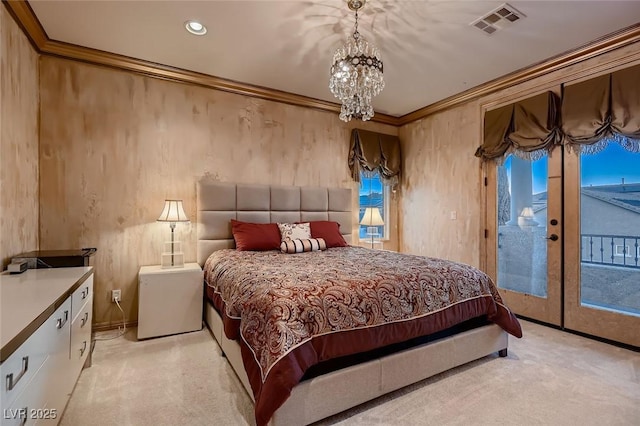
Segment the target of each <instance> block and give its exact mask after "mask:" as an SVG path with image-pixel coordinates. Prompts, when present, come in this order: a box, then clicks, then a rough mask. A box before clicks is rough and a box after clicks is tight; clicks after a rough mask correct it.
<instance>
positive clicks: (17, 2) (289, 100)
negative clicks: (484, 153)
mask: <svg viewBox="0 0 640 426" xmlns="http://www.w3.org/2000/svg"><path fill="white" fill-rule="evenodd" d="M2 2H3V3H4V5H5V6H6V7H7V9H8V10H9V12H10V14H11V15H12V16H13V17H14V19H15V21H16V22H17V23H18V25H19V26H20V28H21V29H22V30H23V32H24V33H25V35H26V36H27V38H28V39H29V41H30V42H31V44H32V45H33V46H34V48H35V49H36V51H37V52H38V53H40V54H42V55H51V56H58V57H61V58H66V59H72V60H76V61H81V62H86V63H89V64H93V65H101V66H107V67H111V68H116V69H121V70H125V71H130V72H134V73H138V74H142V75H145V76H148V77H154V78H159V79H163V80H169V81H174V82H179V83H188V84H195V85H198V86H203V87H208V88H211V89H216V90H222V91H225V92H230V93H235V94H239V95H244V96H250V97H254V98H259V99H265V100H269V101H275V102H281V103H285V104H290V105H296V106H301V107H305V108H312V109H316V110H320V111H325V112H332V113H336V114H339V113H340V105H339V104H336V103H334V102H327V101H323V100H320V99H314V98H310V97H307V96H302V95H296V94H294V93H289V92H284V91H280V90H275V89H270V88H266V87H260V86H254V85H251V84H246V83H241V82H237V81H233V80H228V79H224V78H220V77H215V76H211V75H207V74H201V73H197V72H193V71H188V70H184V69H181V68H176V67H171V66H167V65H162V64H158V63H155V62H151V61H145V60H142V59H136V58H131V57H128V56H124V55H118V54H114V53H110V52H105V51H102V50H97V49H91V48H88V47H83V46H78V45H75V44H70V43H64V42H60V41H56V40H51V39H50V38H49V36H48V35H47V33H46V32H45V30H44V28H43V27H42V25H41V24H40V21H39V20H38V18H37V16H36V15H35V13H34V12H33V9H31V6H30V5H29V3H28V2H27V1H25V0H2ZM639 41H640V23H639V24H636V25H633V26H631V27H628V28H625V29H622V30H620V31H617V32H615V33H613V34H610V35H608V36H606V37H603V38H601V39H598V40H595V41H593V42H591V43H588V44H586V45H584V46H582V47H579V48H577V49H573V50H570V51H568V52H565V53H562V54H560V55H557V56H554V57H552V58H550V59H547V60H545V61H542V62H539V63H537V64H535V65H532V66H530V67H527V68H523V69H521V70H518V71H515V72H513V73H510V74H507V75H505V76H502V77H499V78H497V79H495V80H491V81H489V82H487V83H484V84H481V85H479V86H476V87H473V88H471V89H469V90H466V91H464V92H461V93H458V94H456V95H453V96H450V97H448V98H446V99H443V100H441V101H438V102H436V103H433V104H431V105H427V106H425V107H424V108H420V109H418V110H416V111H413V112H411V113H408V114H405V115H403V116H401V117H395V116H392V115H387V114H381V113H377V112H376V114H375V115H374V117H373V118H372V119H371V121H373V122H377V123H382V124H388V125H391V126H396V127H399V126H404V125H406V124H409V123H412V122H414V121H417V120H420V119H422V118H425V117H427V116H429V115H432V114H435V113H437V112H441V111H444V110H447V109H449V108H453V107H455V106H458V105H461V104H463V103H465V102H469V101H472V100H475V99H479V98H481V97H483V96H486V95H489V94H491V93H494V92H497V91H499V90H503V89H506V88H509V87H512V86H515V85H518V84H521V83H524V82H526V81H529V80H532V79H534V78H537V77H540V76H542V75H544V74H548V73H550V72H554V71H557V70H559V69H562V68H565V67H568V66H571V65H574V64H576V63H578V62H582V61H585V60H587V59H590V58H593V57H596V56H599V55H602V54H604V53H607V52H610V51H612V50H615V49H618V48H621V47H623V46H626V45H629V44H632V43H636V42H639Z"/></svg>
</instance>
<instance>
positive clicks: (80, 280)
mask: <svg viewBox="0 0 640 426" xmlns="http://www.w3.org/2000/svg"><path fill="white" fill-rule="evenodd" d="M92 308H93V267H90V266H88V267H76V268H53V269H30V270H27V271H26V272H24V273H22V274H19V275H9V274H8V273H6V272H5V273H2V274H0V321H1V322H0V331H1V332H0V341H1V345H2V346H1V350H0V361H1V364H0V376H1V377H2V380H3V383H2V385H0V407H2V413H0V414H1V416H0V424H1V425H2V426H5V425H25V424H26V425H34V424H38V425H40V424H43V425H44V424H51V425H55V424H57V423H58V421H59V420H60V417H61V416H62V412H63V411H64V408H65V406H66V404H67V401H68V400H69V397H70V396H71V392H72V391H73V388H74V386H75V383H76V381H77V380H78V376H79V375H80V371H81V370H82V366H83V365H84V364H85V362H86V360H87V357H88V356H89V353H90V351H91V317H92V312H93V309H92Z"/></svg>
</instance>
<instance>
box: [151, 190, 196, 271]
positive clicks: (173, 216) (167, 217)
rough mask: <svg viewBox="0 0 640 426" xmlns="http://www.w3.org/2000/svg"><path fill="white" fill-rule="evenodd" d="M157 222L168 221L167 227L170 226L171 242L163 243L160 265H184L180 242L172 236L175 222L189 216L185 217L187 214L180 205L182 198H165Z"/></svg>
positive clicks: (184, 219) (178, 266)
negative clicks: (163, 248) (163, 249)
mask: <svg viewBox="0 0 640 426" xmlns="http://www.w3.org/2000/svg"><path fill="white" fill-rule="evenodd" d="M158 222H169V227H170V228H171V242H166V243H165V251H164V252H163V253H162V267H163V268H182V267H184V254H183V253H182V250H181V247H180V242H179V241H176V240H175V238H174V230H175V229H176V223H177V222H189V218H187V214H186V213H185V212H184V208H183V207H182V200H165V201H164V209H162V213H160V217H159V218H158Z"/></svg>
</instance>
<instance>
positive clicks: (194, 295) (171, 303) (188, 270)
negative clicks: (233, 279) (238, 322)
mask: <svg viewBox="0 0 640 426" xmlns="http://www.w3.org/2000/svg"><path fill="white" fill-rule="evenodd" d="M203 282H204V273H203V272H202V268H200V265H198V264H197V263H186V264H185V265H184V268H171V269H163V268H162V267H161V266H160V265H154V266H143V267H141V268H140V272H139V273H138V339H146V338H149V337H157V336H166V335H169V334H177V333H185V332H187V331H195V330H201V329H202V308H203V288H204V287H203Z"/></svg>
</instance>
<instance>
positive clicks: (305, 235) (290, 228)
mask: <svg viewBox="0 0 640 426" xmlns="http://www.w3.org/2000/svg"><path fill="white" fill-rule="evenodd" d="M278 229H280V241H288V240H308V239H309V238H311V225H310V224H309V222H306V223H279V224H278Z"/></svg>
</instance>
